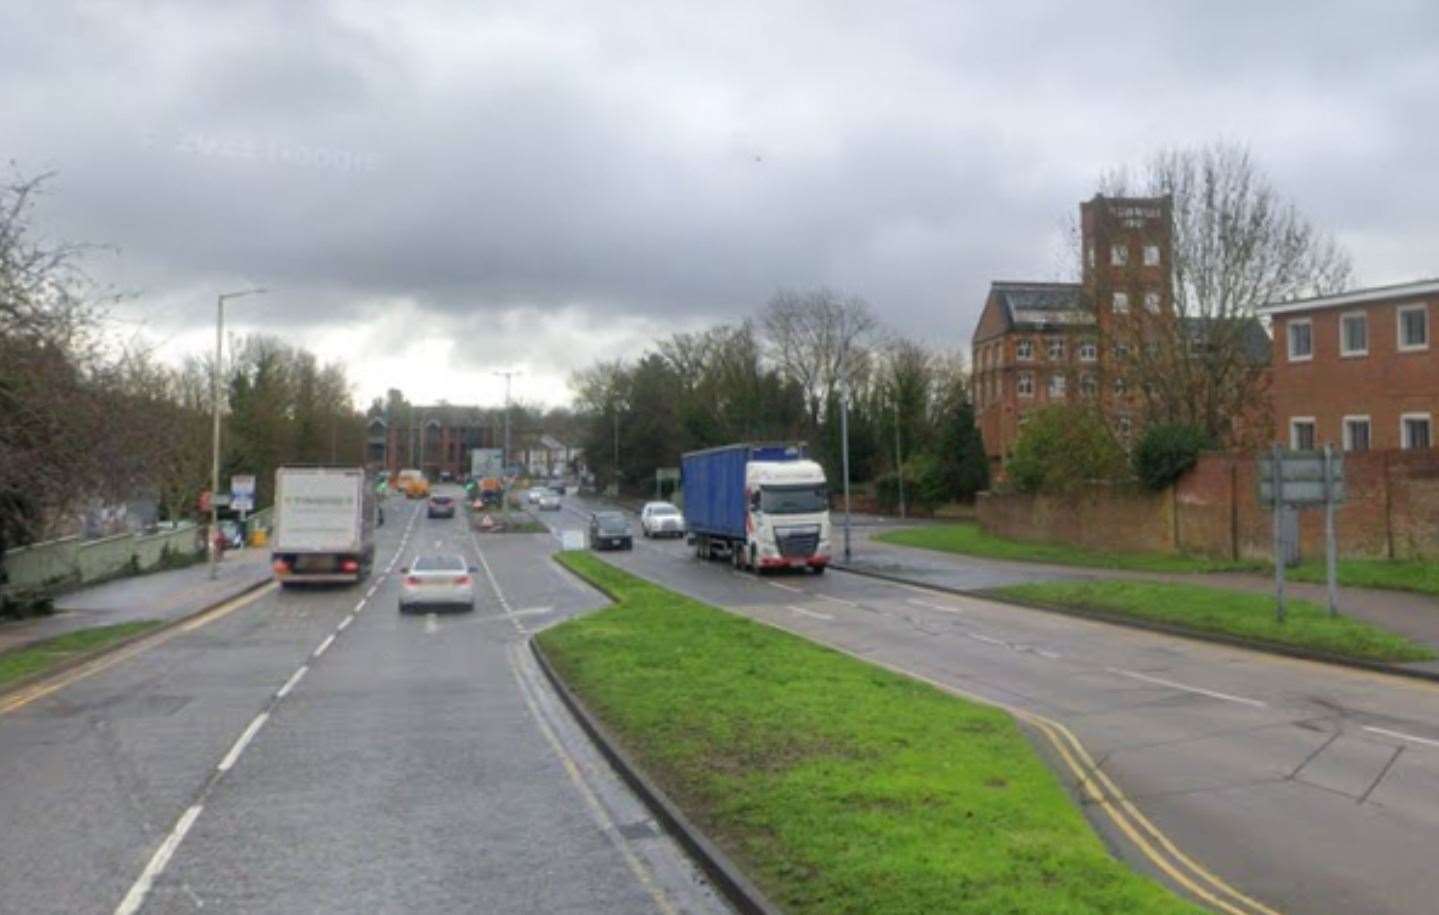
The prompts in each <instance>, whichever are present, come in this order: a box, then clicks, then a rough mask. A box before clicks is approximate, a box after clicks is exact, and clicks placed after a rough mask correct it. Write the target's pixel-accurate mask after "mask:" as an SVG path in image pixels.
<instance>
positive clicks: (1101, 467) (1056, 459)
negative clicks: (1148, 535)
mask: <svg viewBox="0 0 1439 915" xmlns="http://www.w3.org/2000/svg"><path fill="white" fill-rule="evenodd" d="M1127 464H1128V462H1127V460H1126V458H1125V454H1124V449H1123V448H1122V447H1120V444H1119V442H1118V441H1117V440H1116V439H1115V438H1114V434H1113V433H1112V432H1111V431H1110V429H1109V425H1108V424H1107V423H1106V422H1105V419H1104V416H1103V415H1102V414H1101V413H1100V412H1099V411H1098V410H1097V409H1095V408H1094V407H1092V406H1089V405H1086V404H1066V403H1056V404H1051V405H1049V406H1044V407H1039V408H1038V409H1034V410H1030V411H1029V412H1028V413H1026V414H1025V416H1024V424H1023V426H1022V428H1021V429H1020V432H1019V438H1018V439H1017V440H1016V441H1015V443H1014V453H1013V454H1012V455H1011V456H1010V458H1009V462H1008V463H1007V464H1006V465H1005V470H1006V471H1007V472H1008V474H1009V478H1010V480H1011V481H1012V482H1013V484H1014V488H1015V489H1017V490H1019V491H1020V492H1051V493H1068V492H1072V491H1073V490H1075V489H1077V488H1078V487H1079V486H1081V485H1082V484H1084V483H1088V482H1092V481H1097V480H1115V479H1120V478H1123V477H1124V476H1125V475H1126V473H1127Z"/></svg>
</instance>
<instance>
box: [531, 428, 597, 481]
mask: <svg viewBox="0 0 1439 915" xmlns="http://www.w3.org/2000/svg"><path fill="white" fill-rule="evenodd" d="M515 461H516V462H518V463H520V464H522V465H523V466H524V467H525V468H527V469H528V471H529V473H530V475H531V476H536V477H553V476H565V475H568V474H570V473H577V472H579V470H580V464H581V451H580V449H579V448H572V447H570V446H569V445H566V444H565V443H564V442H562V441H560V440H559V439H557V438H555V437H554V436H553V435H540V436H539V437H538V438H536V439H534V440H533V441H531V442H528V443H526V444H525V445H524V446H523V447H521V448H519V449H516V453H515Z"/></svg>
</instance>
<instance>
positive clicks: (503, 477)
mask: <svg viewBox="0 0 1439 915" xmlns="http://www.w3.org/2000/svg"><path fill="white" fill-rule="evenodd" d="M490 374H491V375H497V376H500V377H502V378H504V379H505V448H504V452H503V454H502V457H501V459H500V483H501V485H502V487H503V488H502V489H501V490H500V502H501V503H502V504H503V505H504V509H505V519H506V526H508V523H509V517H510V483H509V480H510V478H509V469H510V379H511V378H513V377H514V376H516V375H518V374H520V373H519V372H517V371H515V370H514V369H506V370H505V371H503V372H491V373H490Z"/></svg>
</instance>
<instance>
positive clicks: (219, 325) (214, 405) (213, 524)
mask: <svg viewBox="0 0 1439 915" xmlns="http://www.w3.org/2000/svg"><path fill="white" fill-rule="evenodd" d="M267 291H268V290H266V289H259V288H256V289H242V290H240V291H239V292H222V293H220V295H219V296H218V297H217V298H216V300H215V369H214V371H213V372H212V373H211V379H210V411H211V413H212V414H213V416H212V420H213V422H212V430H211V431H212V432H213V440H212V442H211V445H212V447H211V452H210V536H209V540H210V543H209V547H210V577H211V578H215V577H216V576H217V575H218V574H219V566H218V565H217V563H218V562H219V560H220V551H219V548H218V545H217V543H216V540H215V538H216V536H217V535H218V534H219V532H220V505H219V502H218V501H217V500H218V499H219V496H220V359H221V358H222V353H223V347H224V340H225V300H226V299H238V298H240V297H242V296H247V295H259V294H261V293H263V292H267Z"/></svg>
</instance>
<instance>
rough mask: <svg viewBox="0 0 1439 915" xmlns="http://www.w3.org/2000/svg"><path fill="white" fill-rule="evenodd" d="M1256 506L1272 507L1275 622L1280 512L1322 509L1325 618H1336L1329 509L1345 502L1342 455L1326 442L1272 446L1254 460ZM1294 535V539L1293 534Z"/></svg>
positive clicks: (1279, 598) (1284, 555)
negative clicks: (1301, 447) (1305, 447)
mask: <svg viewBox="0 0 1439 915" xmlns="http://www.w3.org/2000/svg"><path fill="white" fill-rule="evenodd" d="M1258 479H1259V504H1260V505H1267V506H1272V507H1273V508H1274V597H1275V603H1276V612H1277V617H1278V620H1279V622H1281V623H1282V622H1284V617H1285V607H1284V566H1285V564H1286V561H1287V560H1288V558H1289V557H1288V551H1287V550H1286V549H1285V546H1286V544H1285V542H1284V525H1283V517H1284V509H1285V508H1286V507H1292V508H1295V509H1298V508H1303V507H1306V506H1317V505H1323V506H1324V560H1325V571H1326V573H1327V574H1326V578H1327V581H1328V585H1329V614H1330V615H1331V616H1338V615H1339V579H1338V573H1337V571H1336V570H1337V566H1338V560H1339V547H1338V543H1337V538H1336V536H1335V532H1334V506H1335V504H1336V503H1338V502H1342V501H1344V497H1345V487H1344V456H1343V454H1336V453H1335V452H1334V446H1333V445H1332V444H1327V445H1325V446H1324V450H1323V451H1285V450H1284V449H1283V448H1281V447H1280V446H1279V445H1277V444H1276V445H1275V446H1274V448H1273V450H1272V451H1271V452H1270V454H1269V456H1268V457H1261V458H1260V459H1259V473H1258ZM1295 536H1296V537H1297V536H1298V532H1297V530H1296V532H1295Z"/></svg>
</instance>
